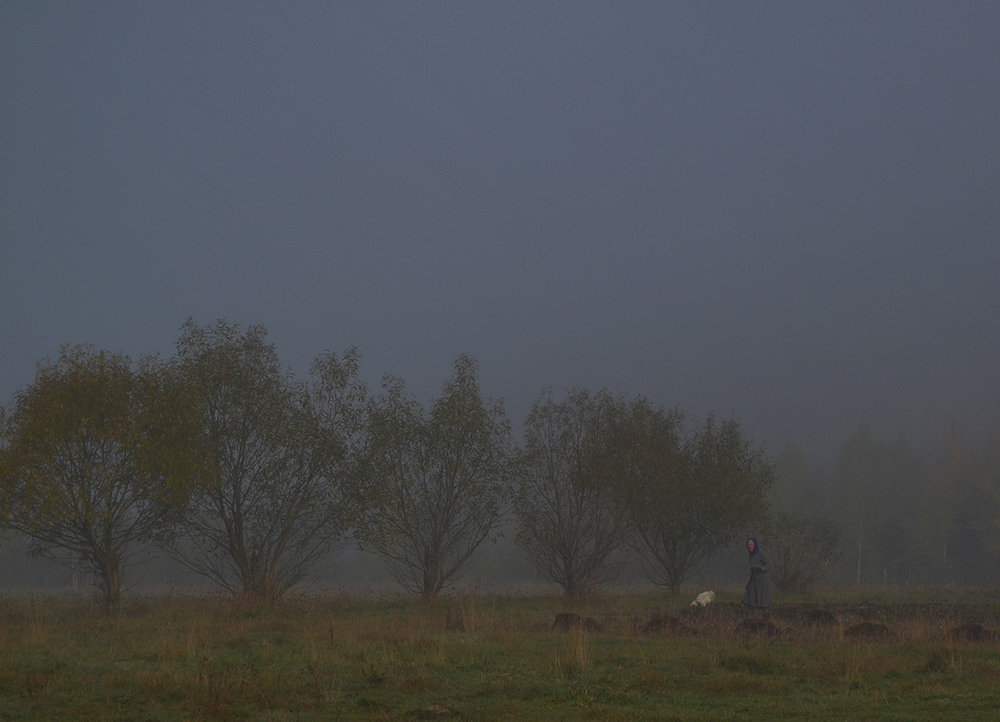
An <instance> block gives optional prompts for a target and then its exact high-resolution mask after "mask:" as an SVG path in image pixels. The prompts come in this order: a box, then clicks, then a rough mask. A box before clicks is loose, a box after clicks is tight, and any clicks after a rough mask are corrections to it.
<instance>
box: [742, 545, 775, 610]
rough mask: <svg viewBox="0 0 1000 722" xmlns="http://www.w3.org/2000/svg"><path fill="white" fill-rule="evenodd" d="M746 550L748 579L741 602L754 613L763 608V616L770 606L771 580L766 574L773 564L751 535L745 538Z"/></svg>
mask: <svg viewBox="0 0 1000 722" xmlns="http://www.w3.org/2000/svg"><path fill="white" fill-rule="evenodd" d="M747 552H749V555H750V556H749V564H750V581H748V582H747V588H746V590H747V591H746V594H744V595H743V604H745V605H746V606H747V607H749V608H750V609H751V610H753V612H754V613H755V614H756V613H759V612H760V611H761V610H764V616H765V617H767V616H768V614H767V611H766V610H767V608H768V607H770V606H771V580H770V578H769V577H768V576H767V575H768V572H770V571H771V568H772V567H773V566H774V564H773V563H772V562H771V558H770V557H769V556H768V555H767V553H766V552H765V551H764V550H763V549H761V548H760V546H759V545H758V544H757V540H756V539H754V538H753V537H750V538H749V539H747Z"/></svg>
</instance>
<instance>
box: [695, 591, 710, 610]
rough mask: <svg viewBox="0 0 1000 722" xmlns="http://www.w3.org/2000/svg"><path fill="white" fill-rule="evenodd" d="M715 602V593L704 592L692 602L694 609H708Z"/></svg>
mask: <svg viewBox="0 0 1000 722" xmlns="http://www.w3.org/2000/svg"><path fill="white" fill-rule="evenodd" d="M714 601H715V592H702V593H701V594H699V595H698V596H697V597H695V598H694V601H693V602H691V606H692V607H707V606H708V605H709V604H711V603H712V602H714Z"/></svg>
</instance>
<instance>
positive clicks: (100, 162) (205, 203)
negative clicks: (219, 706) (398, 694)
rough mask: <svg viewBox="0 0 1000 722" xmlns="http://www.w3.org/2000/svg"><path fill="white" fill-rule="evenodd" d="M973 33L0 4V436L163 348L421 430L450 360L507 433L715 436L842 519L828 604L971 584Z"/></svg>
mask: <svg viewBox="0 0 1000 722" xmlns="http://www.w3.org/2000/svg"><path fill="white" fill-rule="evenodd" d="M998 36H1000V6H998V5H995V4H991V3H971V2H961V3H947V4H944V3H934V2H922V1H918V2H909V1H908V2H901V1H891V2H881V3H878V4H866V3H855V4H829V5H812V4H810V5H803V4H798V3H786V2H764V3H753V4H747V3H739V2H720V3H711V4H704V3H698V4H683V3H642V2H622V3H614V4H594V3H578V2H545V3H537V2H505V3H502V4H496V3H485V2H470V3H461V4H431V5H426V4H421V5H405V6H404V5H383V4H372V3H337V4H324V3H315V4H314V3H302V4H290V5H289V4H282V5H275V4H273V3H266V2H257V1H252V2H243V3H240V4H239V5H238V6H234V5H231V4H227V3H216V2H207V3H206V2H175V3H169V4H145V3H141V4H124V5H121V4H112V3H88V4H79V3H56V4H44V5H43V4H36V3H17V2H7V1H3V0H0V67H2V68H3V77H4V81H3V92H2V93H0V128H2V131H0V307H2V308H3V309H4V310H3V312H2V313H0V343H2V353H0V358H2V361H0V405H4V406H7V405H8V404H9V403H11V402H12V400H13V399H14V396H15V394H17V393H18V392H19V391H21V390H22V389H24V388H26V387H28V386H30V384H31V383H32V381H33V379H34V375H35V370H36V364H38V363H39V362H40V361H42V360H44V359H47V358H48V359H53V358H56V357H58V356H59V353H60V349H61V348H62V346H63V345H64V344H70V345H76V344H92V345H93V346H94V347H96V348H98V349H108V350H110V351H113V352H121V353H124V354H127V355H128V356H130V357H132V358H133V359H138V358H139V357H141V356H144V355H147V354H160V355H161V356H164V357H168V356H170V355H171V354H172V353H173V352H174V344H175V341H176V340H177V338H178V333H179V330H180V328H181V326H182V324H183V323H184V322H185V320H186V319H189V318H193V319H195V320H196V321H197V322H198V323H202V324H208V323H212V322H214V321H215V320H216V319H227V320H228V321H229V322H232V323H234V324H237V325H239V326H241V327H243V328H246V327H250V326H253V325H256V324H259V325H261V326H263V327H264V328H266V329H267V331H268V334H269V339H270V340H271V341H272V342H273V343H274V344H275V346H276V348H277V349H278V352H279V354H280V357H281V359H282V362H283V363H284V364H286V365H287V366H288V367H290V368H291V369H292V370H293V371H294V373H295V374H296V375H297V376H298V377H300V378H306V377H307V376H308V374H309V369H310V366H311V364H312V362H313V360H314V359H315V358H316V357H317V355H319V354H321V353H323V352H324V351H326V350H335V351H339V350H342V349H344V348H347V347H349V346H356V347H357V348H358V349H359V350H360V352H361V359H362V360H361V374H362V376H363V378H364V379H365V381H366V383H367V384H368V385H369V386H370V387H371V388H372V389H377V388H378V386H379V383H380V380H381V379H382V377H383V375H386V374H388V375H392V376H395V377H399V378H401V379H403V380H404V381H405V382H406V385H407V388H408V389H410V390H412V391H413V392H414V393H415V394H417V395H418V397H419V398H421V399H423V400H429V399H432V398H433V397H434V396H435V395H436V394H437V393H438V392H439V390H440V388H441V385H442V383H444V381H445V380H446V378H447V377H448V374H449V370H450V368H451V364H452V363H453V361H454V360H455V359H456V358H457V357H458V356H459V355H460V354H469V355H470V356H471V357H473V358H474V359H476V361H477V362H478V365H479V382H480V384H481V387H482V390H483V392H484V393H485V394H487V395H489V396H491V397H493V398H497V399H502V400H503V402H504V407H505V409H506V412H507V414H508V416H509V418H510V420H511V422H512V424H513V425H514V427H515V430H516V431H518V432H519V430H520V425H521V423H522V422H523V420H524V419H525V417H526V416H527V414H528V413H529V411H530V410H531V408H532V405H533V404H534V403H535V401H536V400H537V399H538V398H539V395H540V394H541V393H542V392H543V390H545V389H552V390H553V392H554V393H555V394H556V395H560V394H562V393H563V392H564V391H565V390H567V389H571V388H583V389H591V390H595V391H596V390H598V389H601V388H607V389H611V390H615V391H618V390H620V391H621V392H623V393H625V394H628V395H634V396H642V397H645V398H647V399H649V400H650V401H651V402H652V403H654V404H657V405H662V406H664V407H667V408H673V407H679V408H681V409H683V410H684V412H685V413H686V414H688V415H690V416H691V417H692V418H695V419H702V418H705V417H706V416H708V415H709V414H713V413H714V414H716V415H718V416H719V417H721V418H730V417H734V416H735V417H737V418H739V419H740V422H741V424H742V427H743V429H744V431H745V432H746V434H747V436H748V437H749V438H750V439H752V440H753V442H754V444H755V445H758V446H759V447H761V448H762V449H764V450H766V453H767V454H768V456H769V457H770V458H771V459H773V460H774V462H775V463H776V465H777V467H778V469H779V472H780V473H779V482H780V483H779V484H778V485H777V487H776V488H777V492H776V493H777V494H778V495H779V496H780V497H781V500H782V501H783V502H784V503H786V504H788V505H791V506H793V507H795V508H797V509H801V510H807V511H809V513H817V514H826V515H830V516H832V517H838V515H841V516H842V517H843V518H840V517H838V518H837V521H838V524H839V526H840V528H841V529H842V533H841V543H842V545H843V547H844V549H843V554H842V559H841V562H840V564H841V567H840V568H839V571H838V574H837V575H835V578H839V579H841V580H843V581H846V582H851V581H858V580H859V579H860V578H861V577H864V581H866V582H867V583H877V582H878V581H880V580H882V581H884V582H886V583H890V582H892V583H898V584H905V583H917V582H918V581H927V580H934V581H940V582H950V583H964V584H978V583H986V582H988V581H990V580H992V581H994V582H995V581H996V580H995V573H994V572H991V571H990V570H991V569H992V568H994V566H995V554H996V553H997V550H998V549H1000V546H996V545H997V542H996V540H995V538H994V530H993V529H992V527H991V526H990V523H991V522H989V519H988V518H987V511H988V510H989V509H991V508H993V507H992V505H993V504H994V503H1000V497H998V498H996V499H994V497H993V496H992V494H993V490H994V487H995V486H996V484H997V482H996V479H997V468H1000V467H998V465H997V463H998V462H997V461H996V458H995V451H994V446H995V444H996V440H997V438H998V436H1000V375H998V374H997V369H998V368H1000V332H998V331H1000V329H998V321H997V314H996V309H997V308H1000V284H997V282H996V278H997V271H998V270H1000V243H998V242H997V237H996V229H997V228H998V227H1000V204H997V203H996V198H997V197H998V192H1000V142H998V140H997V134H996V128H997V127H1000V94H998V93H996V92H995V89H996V88H997V87H998V85H1000V46H998V44H997V43H996V38H997V37H998ZM959 449H961V451H959ZM845 459H846V460H847V461H850V460H851V459H854V460H858V459H860V460H862V461H865V460H867V461H869V462H871V464H869V465H868V466H865V464H864V463H861V465H860V466H855V467H850V468H869V467H870V468H877V469H879V470H880V471H879V472H878V473H877V474H875V475H874V476H864V475H863V474H861V472H858V473H854V472H849V471H847V469H848V467H849V466H850V464H847V462H846V461H845ZM873 460H878V463H875V461H873ZM949 460H951V462H954V463H951V465H950V466H949V463H950V462H949ZM852 463H853V462H852ZM859 463H860V462H859ZM865 473H867V472H865ZM859 480H861V481H859ZM859 490H867V491H868V492H871V496H870V498H869V497H866V496H865V495H864V494H860V495H859ZM866 493H867V492H866ZM941 494H944V495H945V496H944V497H942V496H941ZM942 498H947V500H948V501H947V502H942V501H941V499H942ZM848 499H852V500H854V501H855V502H856V503H857V505H856V506H855V507H852V506H851V504H850V503H849V502H848V501H847V500H848ZM807 502H811V505H810V503H807ZM873 504H874V506H873ZM872 508H882V509H886V510H890V511H891V512H895V516H896V517H897V518H892V516H893V515H892V513H890V511H887V512H886V513H885V514H883V515H882V516H881V517H878V518H875V517H873V518H871V519H868V522H870V524H872V525H874V527H873V528H876V529H880V530H881V531H880V534H881V536H878V537H876V538H875V539H872V540H869V538H868V537H867V536H865V537H863V538H861V539H859V538H858V529H857V527H856V526H851V522H852V520H853V522H858V521H859V520H860V519H861V517H860V516H859V513H860V512H858V511H857V510H860V509H865V510H866V511H865V514H868V513H869V511H867V510H870V509H872ZM850 509H854V510H855V512H857V513H851V512H850V511H849V510H850ZM933 509H938V510H940V511H941V515H940V516H943V517H947V518H946V519H945V520H944V521H942V519H941V518H937V517H935V516H934V514H933V513H932V511H931V510H933ZM803 513H804V512H803ZM900 519H905V520H906V523H905V524H904V523H903V522H902V521H900ZM984 524H985V525H986V526H985V527H984V526H983V525H984ZM919 539H933V540H935V541H933V542H931V543H928V546H929V547H934V548H935V549H940V550H942V553H941V554H940V555H938V554H937V553H936V551H935V550H934V549H925V548H920V549H916V548H915V546H914V545H915V544H916V542H915V541H914V540H919ZM508 541H509V540H508ZM17 548H18V547H17V544H16V543H14V542H8V543H4V544H2V545H0V553H2V554H3V555H4V556H5V557H7V558H13V557H17V559H21V557H19V556H17V552H16V550H17ZM859 548H860V549H861V550H862V551H861V552H860V553H859V554H861V555H862V556H865V564H864V570H865V571H863V572H861V573H858V571H857V568H855V567H854V566H852V563H851V561H850V558H849V557H850V549H854V550H855V552H857V550H858V549H859ZM875 550H878V551H875ZM951 551H954V554H951V553H950V552H951ZM869 553H871V554H873V555H874V556H873V557H871V558H869V557H867V555H868V554H869ZM11 555H13V556H11ZM726 555H728V556H726ZM483 556H484V559H483V560H482V562H481V563H482V564H485V565H486V566H485V567H483V568H485V569H489V567H488V563H489V559H490V556H489V554H485V555H483ZM930 556H934V557H935V559H936V561H935V562H934V564H938V563H940V568H937V567H934V568H933V569H931V567H930V562H928V561H927V560H928V558H930ZM937 557H940V559H937ZM734 558H735V560H736V561H732V559H734ZM727 559H729V560H730V561H727ZM730 563H731V564H733V565H735V567H736V568H737V569H738V568H739V563H740V562H739V548H738V547H734V548H733V549H731V550H727V552H726V553H725V554H724V555H723V558H722V559H720V560H719V561H718V564H720V565H722V566H721V568H722V569H723V571H721V572H719V573H718V575H717V576H716V577H714V578H722V579H725V578H728V575H729V571H728V568H727V567H726V565H727V564H730ZM511 564H512V565H513V567H515V568H516V567H517V564H516V563H515V562H513V561H512V562H511ZM5 566H6V567H7V568H10V569H23V570H24V572H25V574H26V575H28V577H26V578H28V579H30V583H31V584H39V585H49V584H51V585H56V586H59V585H65V584H72V583H73V581H72V579H71V578H70V580H69V581H67V578H66V576H60V575H65V574H66V572H63V571H60V572H58V573H57V572H51V573H50V571H49V567H47V566H46V565H43V564H41V563H40V562H37V561H23V562H22V561H18V562H17V563H16V564H15V563H14V562H13V561H12V562H10V564H5ZM5 573H9V572H5ZM496 574H498V572H496V571H486V572H482V573H481V574H480V575H481V576H490V575H496ZM705 574H706V576H707V577H708V578H713V577H712V574H714V572H713V573H709V572H705ZM32 575H34V576H32ZM154 576H155V574H154ZM361 576H362V578H363V576H364V575H363V573H362V574H361ZM475 576H476V574H471V575H470V577H475ZM11 583H12V584H15V585H16V584H18V583H20V582H18V581H13V582H11Z"/></svg>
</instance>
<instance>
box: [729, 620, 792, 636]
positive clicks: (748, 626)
mask: <svg viewBox="0 0 1000 722" xmlns="http://www.w3.org/2000/svg"><path fill="white" fill-rule="evenodd" d="M736 636H738V637H741V638H743V639H749V638H760V637H765V638H768V639H773V638H775V637H780V636H781V630H780V629H778V628H777V627H776V626H774V624H772V623H771V621H770V620H768V619H744V620H743V621H742V622H740V623H739V624H738V625H736Z"/></svg>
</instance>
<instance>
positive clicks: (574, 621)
mask: <svg viewBox="0 0 1000 722" xmlns="http://www.w3.org/2000/svg"><path fill="white" fill-rule="evenodd" d="M552 628H553V629H558V630H559V631H560V632H568V631H570V630H573V629H582V630H584V631H585V632H600V631H601V630H602V629H603V627H602V626H601V624H600V622H598V621H597V620H596V619H591V618H590V617H581V616H580V615H579V614H573V613H572V612H561V613H559V614H557V615H556V619H555V621H554V622H553V623H552Z"/></svg>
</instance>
